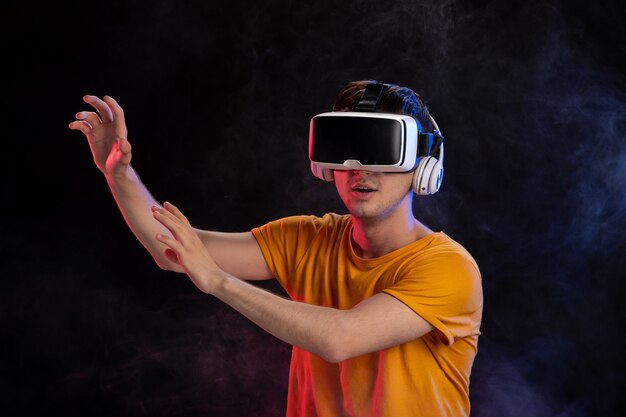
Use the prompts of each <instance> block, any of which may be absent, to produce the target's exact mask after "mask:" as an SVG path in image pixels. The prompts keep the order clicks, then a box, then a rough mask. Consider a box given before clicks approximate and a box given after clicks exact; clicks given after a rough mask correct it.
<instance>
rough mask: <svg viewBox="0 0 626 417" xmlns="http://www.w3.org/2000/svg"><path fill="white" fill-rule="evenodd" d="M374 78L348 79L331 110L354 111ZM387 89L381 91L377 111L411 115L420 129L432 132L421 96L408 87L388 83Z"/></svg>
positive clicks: (431, 124)
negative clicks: (419, 125)
mask: <svg viewBox="0 0 626 417" xmlns="http://www.w3.org/2000/svg"><path fill="white" fill-rule="evenodd" d="M379 82H380V81H376V80H360V81H350V82H349V83H348V84H346V85H345V86H344V87H343V88H342V89H341V90H340V91H339V93H338V94H337V96H336V97H335V103H334V104H333V111H354V108H355V107H356V105H357V103H358V102H359V100H360V99H361V97H363V93H364V91H365V87H366V86H367V85H368V84H371V83H379ZM388 85H389V89H388V90H387V91H386V92H385V93H383V95H382V97H381V98H380V101H379V102H378V107H377V108H376V111H377V112H382V113H399V114H406V115H408V116H413V117H414V118H415V119H417V121H419V122H420V124H421V125H422V131H424V132H432V131H434V130H435V129H436V127H435V125H434V123H433V121H432V120H431V118H430V113H429V112H428V108H427V107H426V104H425V103H424V101H423V100H422V97H421V96H420V95H419V94H418V93H416V92H415V91H413V90H411V89H410V88H408V87H400V86H398V85H395V84H388Z"/></svg>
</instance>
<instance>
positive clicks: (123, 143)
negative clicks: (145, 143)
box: [117, 138, 132, 165]
mask: <svg viewBox="0 0 626 417" xmlns="http://www.w3.org/2000/svg"><path fill="white" fill-rule="evenodd" d="M131 148H132V147H131V145H130V142H129V141H128V140H126V138H117V149H118V150H119V152H121V154H122V157H121V158H120V162H122V163H123V164H125V165H128V164H130V160H131V159H132V154H131Z"/></svg>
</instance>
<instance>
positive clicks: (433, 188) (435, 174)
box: [429, 161, 443, 194]
mask: <svg viewBox="0 0 626 417" xmlns="http://www.w3.org/2000/svg"><path fill="white" fill-rule="evenodd" d="M442 181H443V164H442V163H441V161H437V163H436V164H435V166H434V167H433V171H432V172H431V174H430V180H429V182H430V184H429V188H430V194H435V193H436V192H437V191H439V188H440V187H441V182H442Z"/></svg>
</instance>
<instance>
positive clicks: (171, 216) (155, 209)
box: [152, 205, 183, 225]
mask: <svg viewBox="0 0 626 417" xmlns="http://www.w3.org/2000/svg"><path fill="white" fill-rule="evenodd" d="M152 211H153V212H157V213H159V214H160V215H162V216H164V217H166V218H169V219H170V220H171V221H172V222H174V223H177V224H181V225H182V224H183V222H182V221H181V219H179V218H178V217H176V216H175V215H174V213H171V212H169V211H167V210H166V209H165V208H163V207H161V206H158V205H153V206H152Z"/></svg>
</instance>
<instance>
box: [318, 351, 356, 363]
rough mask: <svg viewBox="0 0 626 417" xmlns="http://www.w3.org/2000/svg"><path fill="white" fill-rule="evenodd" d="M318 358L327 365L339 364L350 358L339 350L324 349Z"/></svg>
mask: <svg viewBox="0 0 626 417" xmlns="http://www.w3.org/2000/svg"><path fill="white" fill-rule="evenodd" d="M320 357H321V358H322V359H324V360H325V361H326V362H329V363H339V362H343V361H345V360H346V359H350V358H351V356H350V355H349V354H347V352H345V350H343V349H341V348H326V349H324V351H323V352H322V353H321V354H320Z"/></svg>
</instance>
